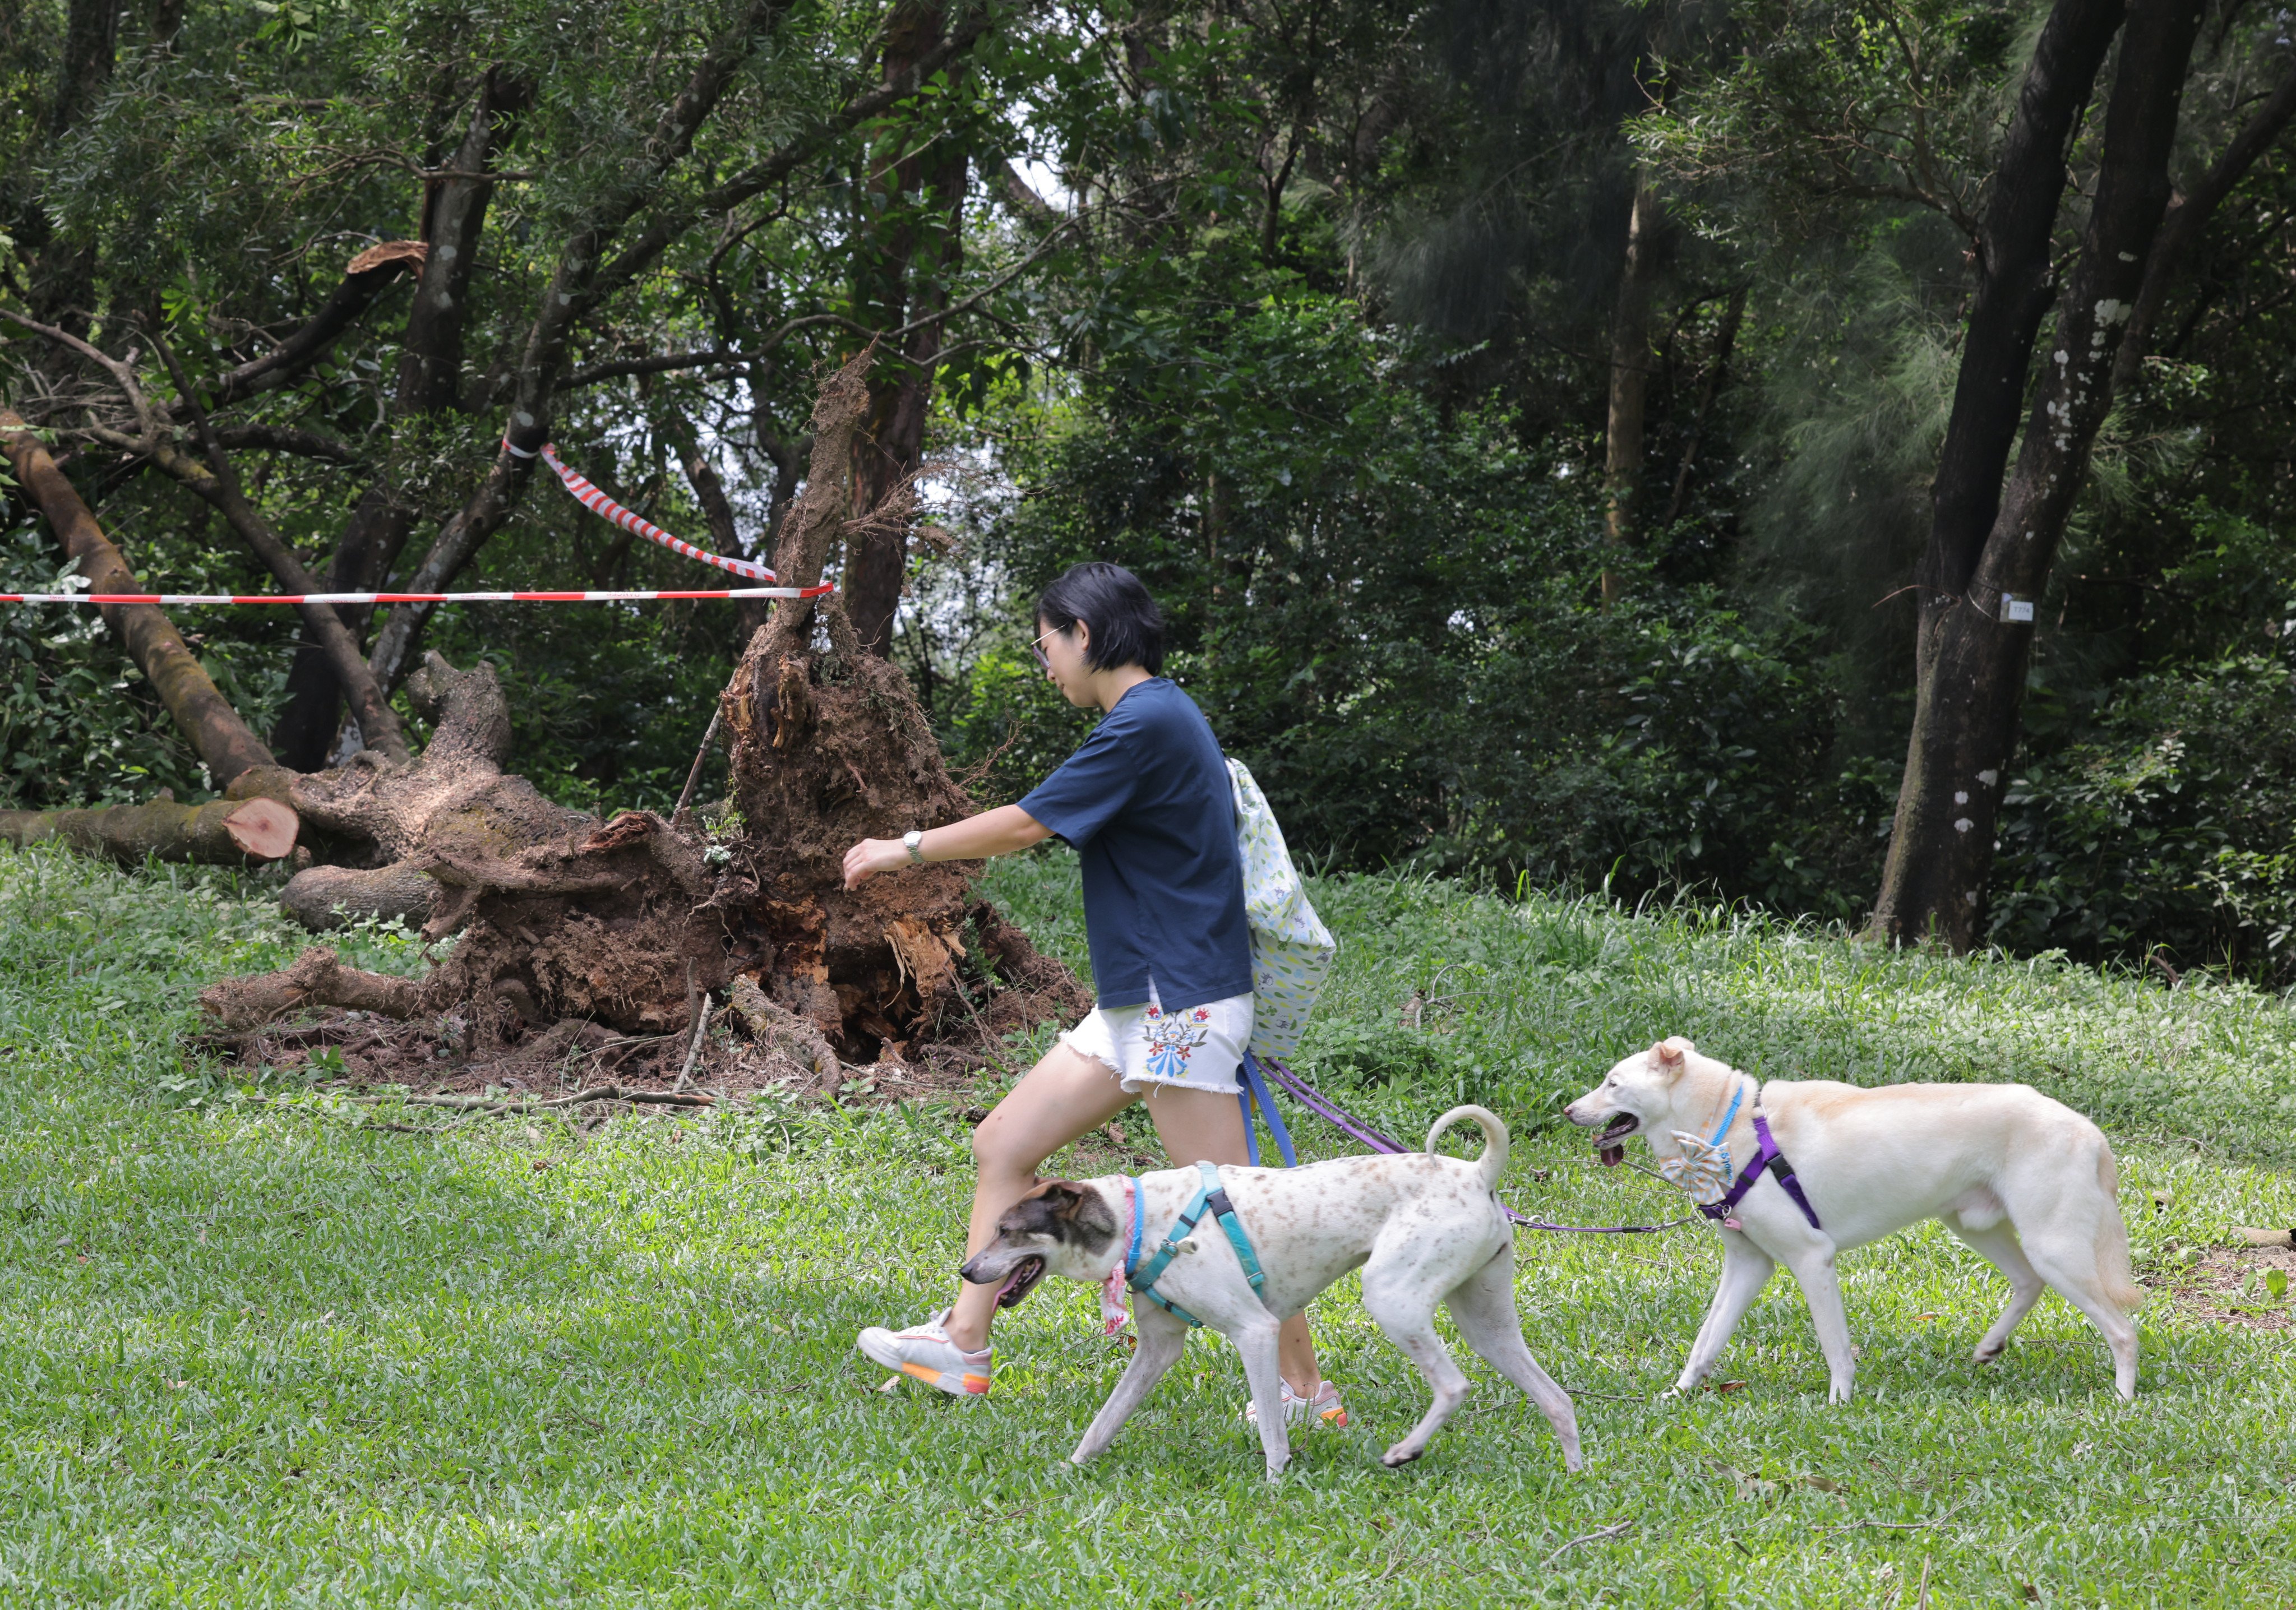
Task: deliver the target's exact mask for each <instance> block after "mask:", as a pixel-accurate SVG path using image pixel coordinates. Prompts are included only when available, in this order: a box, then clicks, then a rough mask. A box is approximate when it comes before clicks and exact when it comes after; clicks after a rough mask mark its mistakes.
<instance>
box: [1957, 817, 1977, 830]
mask: <svg viewBox="0 0 2296 1610" xmlns="http://www.w3.org/2000/svg"><path fill="white" fill-rule="evenodd" d="M1976 825H1977V824H1976V823H1975V822H1973V821H1970V819H1969V818H1968V817H1966V816H1957V817H1956V818H1955V819H1954V823H1953V830H1954V831H1955V832H1956V833H1966V832H1968V831H1969V830H1970V829H1972V828H1973V827H1975V826H1976Z"/></svg>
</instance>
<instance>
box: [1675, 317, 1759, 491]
mask: <svg viewBox="0 0 2296 1610" xmlns="http://www.w3.org/2000/svg"><path fill="white" fill-rule="evenodd" d="M1745 316H1746V287H1744V286H1743V285H1741V286H1739V287H1738V288H1737V289H1736V290H1734V291H1732V292H1731V293H1730V300H1729V303H1728V304H1727V306H1725V307H1724V308H1723V309H1722V325H1721V328H1720V329H1718V330H1717V331H1715V332H1714V357H1713V361H1712V362H1710V364H1708V365H1707V367H1706V380H1705V382H1704V383H1703V384H1702V385H1701V386H1700V387H1699V388H1698V412H1697V413H1696V414H1695V415H1694V416H1693V418H1692V420H1691V421H1690V438H1689V440H1687V441H1685V443H1684V444H1683V445H1682V465H1681V468H1679V469H1677V470H1676V471H1675V472H1674V493H1673V495H1671V496H1670V497H1669V498H1668V499H1667V500H1666V518H1665V519H1662V520H1661V521H1660V522H1659V529H1661V531H1663V530H1667V529H1669V528H1671V527H1672V526H1673V525H1674V522H1675V521H1677V520H1678V519H1681V518H1682V516H1683V513H1684V511H1685V510H1687V509H1688V508H1689V506H1690V477H1691V474H1692V472H1693V470H1696V469H1697V468H1698V449H1699V447H1700V446H1701V445H1702V444H1703V443H1704V441H1705V439H1706V418H1707V415H1708V414H1710V413H1712V412H1713V411H1714V399H1715V398H1716V397H1717V396H1720V395H1721V391H1722V382H1723V380H1725V378H1726V376H1727V375H1728V374H1729V372H1730V354H1731V353H1732V351H1733V350H1734V349H1735V348H1736V347H1737V345H1738V325H1739V323H1741V322H1742V321H1743V319H1744V318H1745Z"/></svg>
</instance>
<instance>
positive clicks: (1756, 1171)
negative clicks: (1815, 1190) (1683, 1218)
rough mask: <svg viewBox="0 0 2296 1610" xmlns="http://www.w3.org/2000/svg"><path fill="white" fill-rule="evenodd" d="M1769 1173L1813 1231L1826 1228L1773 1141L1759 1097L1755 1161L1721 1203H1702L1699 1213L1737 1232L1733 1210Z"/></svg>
mask: <svg viewBox="0 0 2296 1610" xmlns="http://www.w3.org/2000/svg"><path fill="white" fill-rule="evenodd" d="M1765 1173H1770V1174H1775V1175H1776V1176H1777V1181H1778V1183H1779V1184H1780V1185H1783V1186H1784V1187H1785V1188H1786V1195H1788V1196H1789V1197H1792V1198H1793V1200H1794V1205H1795V1206H1796V1207H1799V1208H1800V1209H1801V1216H1802V1217H1803V1218H1805V1219H1808V1221H1809V1227H1810V1228H1811V1229H1812V1230H1824V1229H1825V1225H1823V1224H1820V1223H1819V1222H1817V1209H1816V1208H1814V1207H1812V1206H1811V1205H1809V1198H1808V1197H1806V1196H1804V1195H1802V1189H1801V1181H1799V1180H1797V1179H1795V1178H1794V1171H1793V1165H1792V1164H1791V1163H1789V1162H1787V1161H1786V1155H1785V1153H1784V1152H1783V1151H1781V1150H1779V1149H1778V1143H1777V1141H1776V1140H1774V1139H1773V1138H1772V1137H1771V1134H1770V1121H1769V1119H1767V1117H1765V1116H1763V1115H1762V1099H1761V1097H1760V1096H1759V1095H1757V1096H1756V1097H1755V1098H1754V1157H1753V1161H1751V1163H1749V1164H1747V1165H1746V1166H1745V1169H1744V1171H1743V1173H1740V1174H1739V1176H1738V1177H1737V1179H1736V1180H1734V1181H1732V1182H1731V1185H1730V1189H1728V1190H1727V1191H1726V1192H1725V1193H1724V1194H1723V1197H1722V1199H1721V1200H1720V1201H1719V1202H1702V1203H1700V1204H1699V1205H1698V1211H1699V1212H1700V1213H1702V1214H1705V1215H1706V1216H1707V1217H1708V1218H1710V1219H1712V1220H1714V1221H1715V1222H1717V1223H1718V1224H1720V1225H1721V1226H1722V1227H1723V1228H1724V1229H1726V1230H1735V1229H1737V1228H1738V1221H1737V1219H1736V1218H1735V1217H1734V1215H1733V1210H1734V1209H1735V1208H1736V1207H1737V1205H1738V1203H1739V1200H1740V1199H1741V1198H1742V1197H1744V1196H1745V1194H1746V1193H1747V1192H1748V1191H1750V1190H1751V1189H1754V1181H1757V1180H1759V1179H1760V1178H1761V1177H1762V1176H1763V1175H1764V1174H1765Z"/></svg>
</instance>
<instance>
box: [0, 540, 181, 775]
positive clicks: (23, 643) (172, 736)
mask: <svg viewBox="0 0 2296 1610" xmlns="http://www.w3.org/2000/svg"><path fill="white" fill-rule="evenodd" d="M42 535H43V534H41V533H38V532H36V531H33V530H30V529H29V528H26V527H17V528H15V529H14V530H11V531H0V592H4V593H68V592H73V591H76V590H78V588H79V586H80V585H82V584H80V583H79V582H78V577H77V576H73V575H71V574H70V571H69V568H67V569H66V570H63V571H59V569H58V568H57V565H56V562H55V560H54V559H53V558H52V557H51V556H49V555H48V554H46V553H45V552H42V547H43V542H42ZM0 756H4V759H5V764H4V769H0V809H7V810H53V809H56V808H59V807H63V806H71V805H97V804H119V803H122V802H125V801H129V800H139V799H148V798H150V797H152V795H153V794H155V793H156V792H158V790H159V789H162V788H168V789H174V790H175V792H176V797H177V798H179V799H184V800H192V799H195V798H198V797H201V795H202V793H203V791H204V790H205V789H206V788H207V786H208V781H209V779H208V777H207V771H206V768H205V767H204V766H202V765H201V764H200V760H199V757H198V756H196V755H194V754H193V753H192V749H191V746H190V745H189V744H187V743H185V742H184V739H183V736H182V734H180V733H179V732H177V731H176V728H175V724H174V723H172V722H171V721H169V719H168V713H167V711H166V710H165V709H164V708H163V707H161V706H160V701H159V699H158V698H157V697H155V696H154V695H153V694H152V691H151V688H150V687H149V685H148V684H147V683H145V682H144V680H143V673H142V672H140V671H138V670H136V669H135V666H132V665H127V664H124V663H122V660H121V658H120V655H119V650H118V648H117V647H116V645H115V644H114V643H113V642H112V641H111V634H110V633H108V632H106V631H105V630H104V626H103V623H102V620H101V619H100V618H98V617H97V615H96V612H95V611H94V610H93V609H88V608H86V607H85V606H83V605H66V604H46V605H37V606H36V605H21V604H0Z"/></svg>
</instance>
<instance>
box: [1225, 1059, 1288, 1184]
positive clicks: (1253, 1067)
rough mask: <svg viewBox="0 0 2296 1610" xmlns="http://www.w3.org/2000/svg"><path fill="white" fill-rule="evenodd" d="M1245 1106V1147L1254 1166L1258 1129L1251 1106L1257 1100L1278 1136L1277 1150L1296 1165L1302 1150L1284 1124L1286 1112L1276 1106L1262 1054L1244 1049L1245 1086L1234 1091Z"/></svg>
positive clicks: (1257, 1157)
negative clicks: (1262, 1065)
mask: <svg viewBox="0 0 2296 1610" xmlns="http://www.w3.org/2000/svg"><path fill="white" fill-rule="evenodd" d="M1235 1099H1236V1101H1237V1103H1238V1105H1240V1106H1241V1107H1242V1108H1243V1147H1244V1152H1245V1155H1246V1156H1249V1157H1251V1165H1252V1166H1253V1167H1254V1168H1257V1167H1259V1131H1258V1130H1257V1129H1256V1128H1254V1127H1253V1126H1252V1122H1251V1109H1252V1107H1253V1105H1254V1104H1255V1103H1256V1104H1257V1105H1258V1106H1259V1110H1260V1111H1261V1112H1263V1113H1265V1114H1266V1115H1267V1131H1268V1132H1269V1133H1270V1134H1272V1135H1274V1136H1275V1150H1276V1152H1277V1153H1278V1155H1280V1156H1282V1157H1283V1166H1284V1167H1286V1168H1295V1167H1297V1166H1298V1165H1299V1163H1300V1154H1299V1152H1298V1151H1297V1150H1296V1149H1294V1148H1293V1147H1292V1132H1291V1131H1290V1130H1288V1129H1286V1128H1284V1127H1283V1114H1282V1113H1279V1112H1277V1111H1276V1110H1275V1097H1274V1096H1272V1095H1270V1094H1269V1093H1268V1090H1267V1079H1266V1077H1265V1076H1264V1075H1261V1073H1260V1071H1259V1058H1257V1057H1255V1056H1253V1055H1252V1054H1251V1052H1250V1051H1246V1052H1244V1053H1243V1088H1242V1090H1240V1091H1236V1092H1235Z"/></svg>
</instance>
